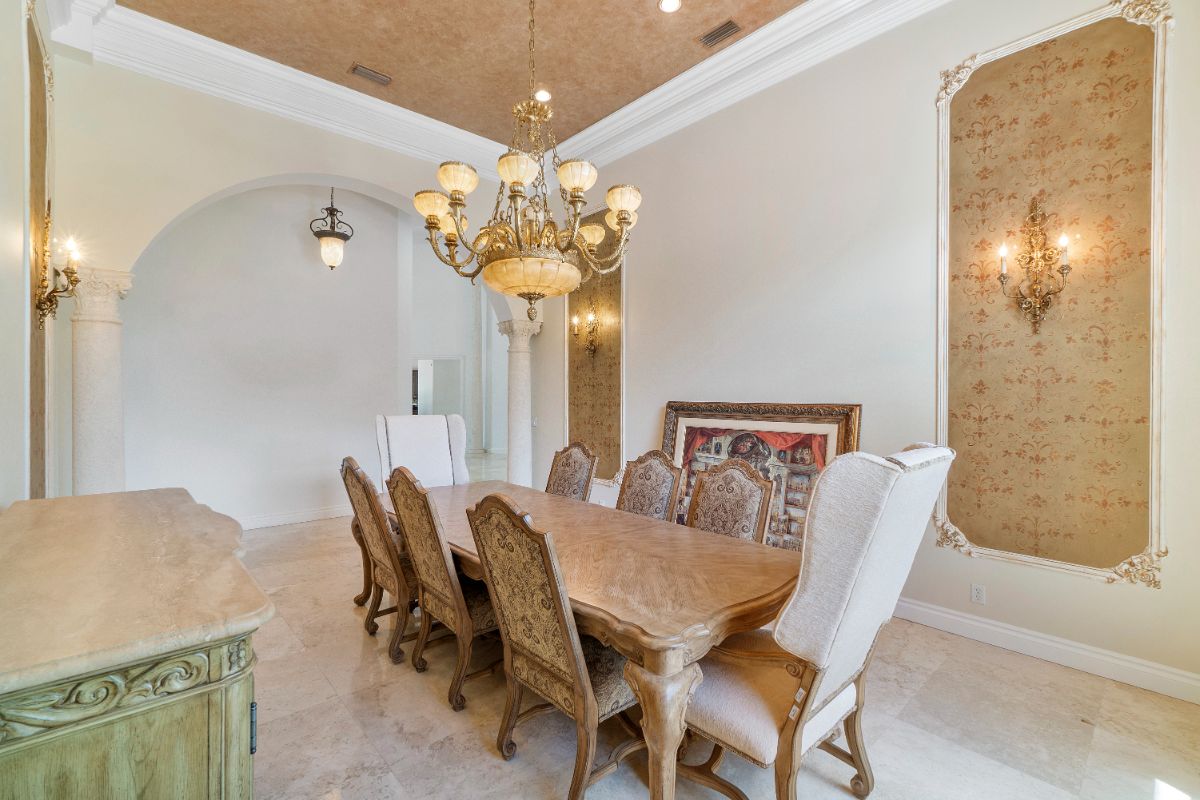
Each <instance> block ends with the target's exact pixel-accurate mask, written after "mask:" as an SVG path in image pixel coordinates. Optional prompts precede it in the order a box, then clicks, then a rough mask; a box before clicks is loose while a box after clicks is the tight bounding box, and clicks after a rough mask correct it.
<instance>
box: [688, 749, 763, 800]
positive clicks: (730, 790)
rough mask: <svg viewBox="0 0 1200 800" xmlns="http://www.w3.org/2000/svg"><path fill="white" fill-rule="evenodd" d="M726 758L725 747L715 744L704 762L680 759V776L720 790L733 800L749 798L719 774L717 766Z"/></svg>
mask: <svg viewBox="0 0 1200 800" xmlns="http://www.w3.org/2000/svg"><path fill="white" fill-rule="evenodd" d="M724 760H725V748H724V747H722V746H721V745H719V744H714V745H713V749H712V753H711V754H710V755H709V757H708V760H707V761H705V762H704V763H703V764H685V763H683V761H680V762H679V764H678V765H677V766H676V769H678V771H679V773H678V774H679V777H681V778H686V779H687V780H689V781H693V782H695V783H698V784H700V785H701V786H707V787H708V788H709V789H712V790H713V791H714V792H720V793H721V794H723V795H725V796H726V797H729V798H731V800H749V798H747V796H746V793H745V792H743V791H742V790H741V789H739V788H738V787H736V786H734V785H733V784H732V783H730V782H729V781H727V780H725V779H724V778H722V777H721V776H720V775H718V774H717V767H719V766H721V762H722V761H724Z"/></svg>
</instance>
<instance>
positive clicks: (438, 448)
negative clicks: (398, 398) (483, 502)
mask: <svg viewBox="0 0 1200 800" xmlns="http://www.w3.org/2000/svg"><path fill="white" fill-rule="evenodd" d="M375 435H376V438H377V439H378V440H379V464H380V468H381V470H382V473H381V474H382V476H383V478H382V479H383V480H384V481H386V480H387V479H388V478H389V477H390V476H391V474H392V470H394V469H395V468H396V467H406V468H407V469H408V471H409V472H411V473H412V474H413V477H415V478H416V479H417V480H419V481H420V482H421V485H422V486H425V487H433V486H451V485H454V484H458V483H468V482H470V480H471V476H470V475H469V474H468V473H467V425H466V423H465V422H463V418H462V417H460V416H459V415H458V414H445V415H443V414H420V415H417V414H407V415H397V416H383V415H382V414H381V415H379V416H377V417H375Z"/></svg>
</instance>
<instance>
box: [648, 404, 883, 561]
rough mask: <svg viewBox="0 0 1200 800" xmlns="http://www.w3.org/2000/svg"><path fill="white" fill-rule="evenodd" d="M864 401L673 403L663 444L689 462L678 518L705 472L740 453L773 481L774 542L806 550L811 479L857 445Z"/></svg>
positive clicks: (680, 461)
mask: <svg viewBox="0 0 1200 800" xmlns="http://www.w3.org/2000/svg"><path fill="white" fill-rule="evenodd" d="M861 415H862V406H859V405H832V404H825V405H803V404H797V403H692V402H680V401H672V402H670V403H667V410H666V417H665V419H664V421H663V443H662V449H663V452H665V453H666V454H667V455H668V456H670V458H671V460H672V462H673V463H674V464H675V466H677V467H681V468H682V469H683V478H682V487H681V490H680V492H679V504H678V508H677V509H676V519H677V521H679V522H680V523H681V524H682V523H684V521H685V520H686V517H687V511H688V506H689V505H690V503H691V497H692V492H693V490H694V489H695V486H696V480H697V478H698V476H699V475H700V473H702V472H705V471H707V470H708V469H711V468H713V467H716V466H718V465H719V464H721V463H723V462H724V461H726V460H728V459H730V458H741V459H743V460H745V461H748V462H750V464H751V466H752V467H754V469H755V470H757V471H758V473H759V474H760V475H761V476H762V477H763V478H764V479H766V480H769V481H771V482H772V484H773V486H774V488H773V492H772V498H771V506H770V513H769V518H768V522H767V525H768V528H767V533H766V537H767V542H768V543H769V544H773V545H776V546H780V547H786V548H791V549H799V548H800V543H801V541H802V538H803V528H804V520H805V517H806V516H807V513H808V504H809V500H810V498H811V493H812V486H813V483H814V482H815V481H816V478H817V475H818V474H819V473H820V472H821V470H822V469H824V468H825V465H826V464H827V463H829V461H830V460H831V459H833V458H835V457H837V456H839V455H841V454H842V453H846V452H849V451H851V450H856V449H858V428H859V419H860V417H861Z"/></svg>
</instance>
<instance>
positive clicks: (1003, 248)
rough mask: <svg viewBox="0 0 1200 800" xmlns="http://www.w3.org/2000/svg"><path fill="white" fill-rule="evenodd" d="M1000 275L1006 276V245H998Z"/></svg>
mask: <svg viewBox="0 0 1200 800" xmlns="http://www.w3.org/2000/svg"><path fill="white" fill-rule="evenodd" d="M1000 274H1001V275H1007V274H1008V245H1006V244H1002V245H1000Z"/></svg>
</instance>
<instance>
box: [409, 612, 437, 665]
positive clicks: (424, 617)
mask: <svg viewBox="0 0 1200 800" xmlns="http://www.w3.org/2000/svg"><path fill="white" fill-rule="evenodd" d="M431 630H433V617H431V616H430V615H429V614H425V613H422V614H421V631H420V633H418V634H417V643H416V644H415V645H413V654H412V665H413V669H415V670H416V671H417V672H424V671H425V670H427V669H429V662H427V661H426V660H425V657H424V656H425V645H426V644H428V643H429V632H430V631H431Z"/></svg>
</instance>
